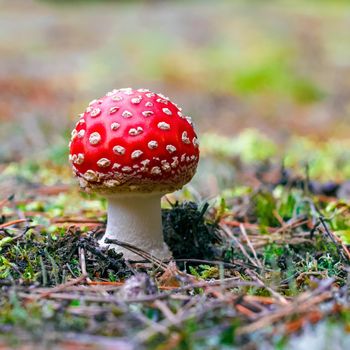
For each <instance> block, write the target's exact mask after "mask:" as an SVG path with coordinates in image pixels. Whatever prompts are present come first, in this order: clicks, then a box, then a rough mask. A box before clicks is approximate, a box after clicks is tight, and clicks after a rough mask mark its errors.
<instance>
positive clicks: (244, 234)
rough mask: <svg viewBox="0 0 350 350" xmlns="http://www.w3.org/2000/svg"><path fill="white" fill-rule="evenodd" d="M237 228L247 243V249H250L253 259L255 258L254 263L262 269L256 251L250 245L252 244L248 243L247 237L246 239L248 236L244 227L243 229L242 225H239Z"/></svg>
mask: <svg viewBox="0 0 350 350" xmlns="http://www.w3.org/2000/svg"><path fill="white" fill-rule="evenodd" d="M239 228H240V229H241V232H242V234H243V236H244V238H245V240H246V241H247V243H248V247H249V248H250V250H251V251H252V253H253V255H254V258H255V260H256V263H257V264H258V266H259V267H260V268H262V267H263V266H262V264H261V262H260V260H259V259H258V255H257V254H256V251H255V249H254V247H253V245H252V242H251V241H250V239H249V237H248V235H247V231H246V229H245V227H244V226H243V225H240V226H239Z"/></svg>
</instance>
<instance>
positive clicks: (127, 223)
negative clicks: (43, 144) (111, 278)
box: [69, 88, 199, 259]
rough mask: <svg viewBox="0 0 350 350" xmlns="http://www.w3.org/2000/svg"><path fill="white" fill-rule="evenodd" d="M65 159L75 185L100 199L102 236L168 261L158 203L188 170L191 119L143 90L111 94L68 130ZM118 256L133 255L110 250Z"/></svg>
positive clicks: (193, 153) (192, 147) (192, 167)
mask: <svg viewBox="0 0 350 350" xmlns="http://www.w3.org/2000/svg"><path fill="white" fill-rule="evenodd" d="M69 159H70V162H71V164H72V167H73V172H74V174H75V175H76V176H77V177H78V179H79V183H80V187H81V188H82V189H83V190H84V191H86V192H96V193H99V194H102V195H104V196H105V197H106V198H107V200H108V212H107V213H108V220H107V228H106V233H105V234H104V236H103V237H102V239H101V241H100V244H101V245H102V246H105V245H106V243H105V242H104V241H105V239H106V238H109V239H117V240H119V241H123V242H126V243H130V244H133V245H135V246H137V247H140V248H142V249H143V250H146V251H147V252H149V253H151V254H153V255H155V256H156V257H158V258H161V259H164V258H169V257H171V253H170V252H169V249H168V247H167V246H166V244H165V243H164V240H163V234H162V222H161V208H160V199H161V197H162V196H163V195H164V194H165V193H168V192H173V191H175V190H178V189H180V188H181V187H182V186H183V185H185V184H186V183H187V182H188V181H190V180H191V178H192V177H193V175H194V173H195V172H196V168H197V164H198V159H199V149H198V140H197V136H196V133H195V131H194V129H193V125H192V122H191V119H190V118H189V117H187V116H185V115H184V114H182V112H181V109H180V108H179V107H177V105H176V104H174V103H173V102H171V101H170V100H169V99H168V98H167V97H165V96H163V95H161V94H156V93H153V92H151V91H149V90H147V89H138V90H133V89H131V88H126V89H119V90H113V91H111V92H108V93H107V95H106V96H104V97H102V98H100V99H98V100H93V101H92V102H90V104H89V106H88V107H87V109H86V111H85V112H84V113H82V114H81V115H80V119H79V121H78V122H77V124H76V127H75V128H74V130H73V131H72V139H71V142H70V155H69ZM110 247H112V248H115V249H116V250H117V251H121V252H123V253H124V256H125V258H127V259H135V258H137V256H136V255H135V254H133V253H130V252H129V251H128V250H126V249H123V248H120V247H119V246H117V245H113V244H112V245H111V246H110Z"/></svg>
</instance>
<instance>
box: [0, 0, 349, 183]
mask: <svg viewBox="0 0 350 350" xmlns="http://www.w3.org/2000/svg"><path fill="white" fill-rule="evenodd" d="M349 33H350V2H349V1H345V0H344V1H336V0H328V1H327V0H323V1H321V0H317V1H316V0H314V1H313V0H304V1H301V0H290V1H287V0H285V1H283V0H275V1H272V0H271V1H268V0H266V1H263V0H249V1H248V0H241V1H239V0H231V1H224V0H215V1H214V0H211V1H210V0H207V1H205V0H202V1H192V0H191V1H189V0H186V1H185V0H183V1H161V0H158V1H156V0H148V1H126V0H125V1H111V0H110V1H92V0H89V1H83V0H79V1H73V0H72V1H62V0H56V1H54V0H50V1H43V0H42V1H34V0H7V1H6V0H0V52H1V55H0V123H1V128H0V140H1V143H0V162H1V163H3V164H4V163H8V162H11V161H17V160H21V159H22V158H23V157H31V158H36V157H40V155H42V154H43V151H44V152H45V151H47V150H51V149H55V150H56V153H49V155H48V153H45V155H46V157H49V156H51V155H52V154H56V156H57V154H59V155H62V159H65V158H64V157H65V154H66V151H67V149H66V144H67V142H68V136H67V135H68V131H69V129H70V128H71V127H72V125H73V123H74V120H76V119H77V115H78V114H79V113H81V111H82V110H83V109H84V108H85V106H86V105H87V103H88V102H89V101H90V100H92V99H94V98H96V97H99V96H101V95H103V94H105V93H106V92H107V91H109V90H111V89H112V88H119V87H128V86H131V87H138V88H139V87H147V88H150V89H153V90H155V91H159V92H163V93H164V94H166V95H167V96H169V97H170V98H172V99H173V100H174V101H175V102H177V103H179V104H180V105H181V106H183V108H184V110H185V111H186V112H187V113H188V114H189V115H191V116H192V117H193V119H194V121H195V123H196V126H197V129H198V131H199V135H200V136H202V137H201V139H202V144H203V149H204V150H207V152H208V153H210V152H212V151H213V150H214V151H213V152H214V153H215V152H216V153H215V154H216V155H217V152H219V153H220V152H221V151H222V150H223V152H224V153H225V152H226V150H227V149H229V151H227V152H231V153H230V154H231V155H233V156H235V155H236V153H237V150H240V151H242V152H243V151H244V150H246V149H247V147H248V151H249V147H253V148H254V150H253V153H254V152H257V155H256V157H257V158H258V159H259V158H261V157H262V158H264V157H265V158H269V157H271V156H273V155H276V154H277V155H279V156H282V154H283V155H284V154H285V153H286V154H288V156H289V158H290V159H293V157H294V156H296V157H298V155H299V156H300V158H303V156H305V155H307V157H308V158H310V157H311V158H315V155H316V156H317V157H322V156H323V155H325V154H327V152H329V147H331V148H332V147H333V148H332V150H333V149H335V152H336V154H337V156H339V157H342V159H343V163H346V162H347V161H348V160H349V159H350V155H349V151H348V149H349V148H350V147H349V143H348V141H347V139H349V137H348V135H349V132H350V99H349V97H350V40H349ZM247 128H248V129H250V130H249V131H248V132H247V131H246V132H245V131H244V130H245V129H247ZM251 129H256V130H257V131H254V130H253V131H252V130H251ZM242 132H243V134H241V133H242ZM213 135H219V136H213ZM242 135H243V136H242ZM220 136H221V137H220ZM223 136H224V137H225V138H223ZM218 140H219V141H218ZM260 140H263V141H264V140H265V141H266V142H267V143H268V145H267V144H266V143H264V142H262V143H260ZM242 142H246V143H242ZM270 142H271V143H272V145H270ZM211 145H212V147H211ZM269 145H270V146H271V147H272V148H271V147H270V146H269ZM329 145H331V146H329ZM220 147H221V148H220ZM286 149H287V150H286ZM264 150H265V151H264ZM293 152H294V153H293ZM344 152H345V153H344ZM346 152H347V153H346ZM221 153H222V152H221ZM261 153H262V155H261ZM344 155H345V156H346V157H345V156H344ZM332 156H333V154H332ZM57 157H59V156H57ZM249 157H250V154H248V158H249ZM254 157H255V153H254V154H253V158H254ZM344 157H345V158H344ZM344 159H345V160H346V162H344ZM327 162H328V161H327ZM345 165H346V164H345ZM345 165H344V166H345ZM347 169H348V171H349V175H350V167H348V168H347ZM337 170H339V166H338V165H337V162H335V163H334V164H331V165H330V169H328V171H329V173H328V174H326V175H327V176H328V177H332V176H333V177H334V173H332V172H334V171H337ZM342 170H343V169H342ZM323 171H324V168H321V171H320V173H321V174H322V172H323ZM336 175H337V174H336ZM346 175H347V173H346ZM335 177H336V178H337V176H335Z"/></svg>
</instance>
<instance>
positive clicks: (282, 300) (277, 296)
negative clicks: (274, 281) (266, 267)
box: [246, 269, 289, 304]
mask: <svg viewBox="0 0 350 350" xmlns="http://www.w3.org/2000/svg"><path fill="white" fill-rule="evenodd" d="M246 272H247V274H248V275H249V276H251V277H252V278H253V280H254V281H257V282H258V283H259V284H260V286H261V287H263V288H265V289H266V290H267V291H268V292H270V293H271V295H273V296H274V297H275V298H276V299H277V300H278V301H279V302H281V303H283V304H289V302H288V300H287V299H286V298H285V297H284V296H282V295H281V294H279V293H277V292H276V291H274V290H273V289H272V288H270V287H268V286H267V285H266V284H265V283H264V282H263V281H262V280H261V279H260V278H259V277H258V276H257V274H256V273H255V272H254V271H252V270H249V269H247V270H246Z"/></svg>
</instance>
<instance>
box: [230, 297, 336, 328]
mask: <svg viewBox="0 0 350 350" xmlns="http://www.w3.org/2000/svg"><path fill="white" fill-rule="evenodd" d="M331 296H332V293H331V292H325V293H323V294H321V295H318V296H316V297H314V298H313V299H312V300H310V301H309V302H303V303H301V302H300V301H299V299H296V300H295V302H294V303H292V304H289V305H287V306H285V307H283V308H282V309H280V310H277V311H276V312H273V313H270V314H268V315H266V316H264V317H262V318H260V319H259V320H257V321H255V322H253V323H251V324H249V325H247V326H243V327H240V328H238V329H237V331H236V335H243V334H247V333H252V332H255V331H257V330H259V329H261V328H265V327H267V326H269V325H270V324H272V323H275V322H277V321H278V320H280V319H281V318H283V317H286V316H288V315H294V314H297V313H306V312H309V310H310V308H312V307H313V306H315V305H317V304H319V303H321V302H323V301H325V300H328V299H329V298H331Z"/></svg>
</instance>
